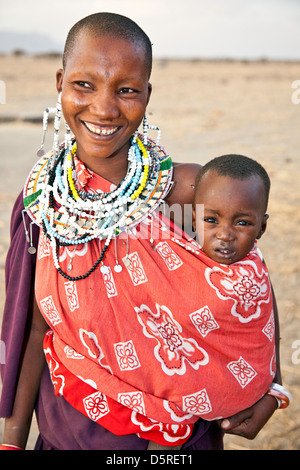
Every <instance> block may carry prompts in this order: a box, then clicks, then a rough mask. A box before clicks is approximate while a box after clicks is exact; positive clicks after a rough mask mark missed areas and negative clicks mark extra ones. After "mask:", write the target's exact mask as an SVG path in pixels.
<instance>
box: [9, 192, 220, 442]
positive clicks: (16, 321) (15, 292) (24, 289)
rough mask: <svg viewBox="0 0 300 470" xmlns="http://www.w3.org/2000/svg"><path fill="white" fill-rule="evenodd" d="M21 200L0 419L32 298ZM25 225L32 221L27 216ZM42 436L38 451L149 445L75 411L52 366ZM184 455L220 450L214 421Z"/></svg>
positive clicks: (199, 426)
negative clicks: (61, 393) (58, 391)
mask: <svg viewBox="0 0 300 470" xmlns="http://www.w3.org/2000/svg"><path fill="white" fill-rule="evenodd" d="M23 209H24V206H23V195H22V194H20V195H19V197H18V198H17V201H16V203H15V206H14V209H13V212H12V219H11V245H10V248H9V251H8V254H7V260H6V267H5V274H6V303H5V308H4V314H3V322H2V334H1V340H2V341H3V342H4V344H5V349H6V361H5V364H2V365H1V378H2V394H1V400H0V416H1V417H9V416H11V413H12V408H13V402H14V396H15V390H16V385H17V377H18V370H19V362H20V357H21V353H22V346H23V340H24V336H25V328H26V322H27V318H28V313H29V310H30V309H29V307H30V302H31V298H32V295H33V286H34V274H35V264H36V256H35V255H30V254H29V253H28V243H27V241H26V238H25V231H24V225H23V221H22V210H23ZM25 221H26V226H27V227H29V224H30V222H31V221H30V219H29V217H28V216H27V215H25ZM32 228H33V231H32V232H33V244H34V246H35V247H37V244H38V236H39V229H38V227H37V226H36V225H33V227H32ZM36 416H37V422H38V427H39V431H40V436H39V438H38V441H37V444H36V449H37V450H146V448H147V445H148V441H147V440H145V439H141V438H139V437H138V436H137V435H135V434H131V435H127V436H116V435H114V434H113V433H111V432H110V431H107V430H106V429H105V428H103V427H102V426H100V425H99V424H98V423H95V422H94V421H92V420H90V419H89V418H87V417H86V416H84V415H83V414H81V413H80V412H79V411H77V410H76V409H74V408H73V407H72V406H71V405H70V404H69V403H68V402H67V401H66V400H65V399H64V398H63V397H57V396H56V395H55V394H54V389H53V385H52V382H51V379H50V375H49V371H48V366H45V370H44V373H43V375H42V378H41V385H40V390H39V395H38V399H37V404H36ZM183 449H184V450H221V449H223V433H222V432H221V431H220V430H219V428H218V426H217V425H216V424H215V423H213V422H208V421H204V420H202V419H199V420H198V422H197V423H196V425H195V429H194V432H193V435H192V436H191V437H190V439H189V440H188V441H187V442H186V443H185V444H184V445H183Z"/></svg>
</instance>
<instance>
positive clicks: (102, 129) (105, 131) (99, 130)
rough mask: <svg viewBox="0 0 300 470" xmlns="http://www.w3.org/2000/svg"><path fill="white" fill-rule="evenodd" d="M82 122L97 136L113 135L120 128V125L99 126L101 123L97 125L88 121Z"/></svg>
mask: <svg viewBox="0 0 300 470" xmlns="http://www.w3.org/2000/svg"><path fill="white" fill-rule="evenodd" d="M82 122H83V124H84V125H85V127H86V128H87V129H88V130H89V131H90V132H92V133H93V134H95V135H97V136H109V135H113V134H115V133H116V132H117V131H118V129H119V128H120V127H119V126H99V125H95V124H92V123H91V122H87V121H82Z"/></svg>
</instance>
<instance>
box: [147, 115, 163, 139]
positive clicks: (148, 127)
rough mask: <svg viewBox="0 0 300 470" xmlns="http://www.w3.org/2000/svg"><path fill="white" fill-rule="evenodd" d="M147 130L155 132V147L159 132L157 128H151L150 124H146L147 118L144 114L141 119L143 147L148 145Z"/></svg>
mask: <svg viewBox="0 0 300 470" xmlns="http://www.w3.org/2000/svg"><path fill="white" fill-rule="evenodd" d="M148 129H152V130H155V131H157V137H156V141H155V143H156V145H159V141H160V135H161V130H160V129H159V127H157V126H153V125H151V124H148V121H147V116H146V114H145V115H144V119H143V144H144V145H147V144H148Z"/></svg>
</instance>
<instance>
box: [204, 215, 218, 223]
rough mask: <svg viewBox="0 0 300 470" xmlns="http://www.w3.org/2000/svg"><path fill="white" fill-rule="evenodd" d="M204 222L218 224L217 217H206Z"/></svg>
mask: <svg viewBox="0 0 300 470" xmlns="http://www.w3.org/2000/svg"><path fill="white" fill-rule="evenodd" d="M203 220H204V222H207V223H209V224H217V223H218V221H217V219H215V217H204V219H203Z"/></svg>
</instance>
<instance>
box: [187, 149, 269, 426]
mask: <svg viewBox="0 0 300 470" xmlns="http://www.w3.org/2000/svg"><path fill="white" fill-rule="evenodd" d="M195 186H196V187H195V199H194V205H193V229H194V231H195V232H196V233H197V237H198V241H199V243H200V246H201V250H200V252H199V253H200V255H199V256H200V260H201V264H200V269H199V274H198V277H197V281H196V287H195V290H194V292H195V296H199V303H200V301H201V298H202V301H203V307H202V308H201V309H199V310H198V311H196V312H194V314H192V315H190V318H191V320H192V323H193V324H194V325H195V326H196V327H197V328H198V331H199V332H200V334H201V336H202V337H203V346H204V349H205V350H206V351H207V352H208V354H209V356H210V360H209V364H208V366H207V367H211V368H212V369H211V372H210V374H208V375H207V377H204V374H206V370H205V369H204V368H203V369H202V371H201V372H202V375H203V384H206V386H205V389H204V390H205V393H204V394H203V393H202V395H203V400H205V404H206V411H205V412H203V413H202V415H201V416H202V417H203V418H205V419H208V420H210V419H217V417H218V416H219V417H220V416H222V417H225V416H230V415H231V414H234V413H236V412H237V411H238V410H239V406H240V409H241V410H242V409H245V408H247V407H249V406H251V401H252V399H253V403H255V401H257V400H258V399H259V398H260V397H262V396H263V395H264V394H265V393H268V390H269V387H270V385H271V383H272V379H273V377H274V374H275V364H276V362H275V348H274V318H273V303H272V296H271V283H270V279H269V275H268V271H267V268H266V266H265V264H264V262H263V260H262V257H261V254H260V252H259V251H258V249H257V246H256V240H258V239H259V238H260V237H261V236H262V234H263V233H264V232H265V230H266V224H267V219H268V215H267V214H266V209H267V204H268V197H269V190H270V179H269V177H268V175H267V173H266V171H265V170H264V168H263V167H262V166H261V165H260V164H259V163H257V162H256V161H254V160H252V159H250V158H248V157H244V156H241V155H224V156H221V157H217V158H215V159H213V160H211V161H210V162H208V163H207V164H206V165H204V166H203V167H202V169H201V170H200V172H199V174H198V175H197V178H196V185H195ZM202 266H203V270H201V269H202ZM201 336H199V340H198V341H199V342H200V340H201ZM199 344H200V343H199ZM212 371H214V372H212ZM214 374H219V378H218V380H217V383H218V387H215V386H216V381H215V378H216V377H217V376H218V375H214ZM230 377H231V379H230ZM204 395H205V397H204ZM203 403H204V402H203Z"/></svg>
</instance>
